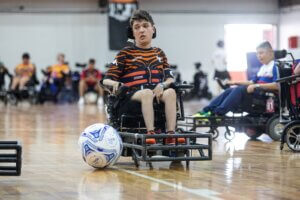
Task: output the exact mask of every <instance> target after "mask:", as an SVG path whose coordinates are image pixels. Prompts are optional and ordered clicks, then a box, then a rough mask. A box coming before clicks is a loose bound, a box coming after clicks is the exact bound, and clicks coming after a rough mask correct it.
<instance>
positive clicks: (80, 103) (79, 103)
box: [78, 97, 84, 105]
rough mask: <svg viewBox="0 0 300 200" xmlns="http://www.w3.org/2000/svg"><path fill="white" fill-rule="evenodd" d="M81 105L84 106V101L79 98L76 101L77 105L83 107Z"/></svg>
mask: <svg viewBox="0 0 300 200" xmlns="http://www.w3.org/2000/svg"><path fill="white" fill-rule="evenodd" d="M83 104H84V99H83V97H80V98H79V101H78V105H83Z"/></svg>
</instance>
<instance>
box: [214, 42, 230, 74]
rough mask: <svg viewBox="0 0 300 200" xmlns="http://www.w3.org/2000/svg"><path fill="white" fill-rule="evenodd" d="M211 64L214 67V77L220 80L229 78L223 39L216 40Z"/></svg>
mask: <svg viewBox="0 0 300 200" xmlns="http://www.w3.org/2000/svg"><path fill="white" fill-rule="evenodd" d="M211 62H212V66H213V67H214V69H215V75H214V78H219V79H221V80H230V75H229V73H228V71H227V60H226V52H225V50H224V41H223V40H219V41H218V42H217V49H216V50H215V51H214V53H213V55H212V60H211Z"/></svg>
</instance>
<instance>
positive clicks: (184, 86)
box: [170, 83, 194, 90]
mask: <svg viewBox="0 0 300 200" xmlns="http://www.w3.org/2000/svg"><path fill="white" fill-rule="evenodd" d="M170 88H173V89H175V90H188V89H193V88H194V86H193V85H190V84H177V83H171V85H170Z"/></svg>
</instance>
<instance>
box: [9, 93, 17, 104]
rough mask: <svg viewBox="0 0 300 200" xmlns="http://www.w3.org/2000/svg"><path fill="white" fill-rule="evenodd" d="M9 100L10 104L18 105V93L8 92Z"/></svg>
mask: <svg viewBox="0 0 300 200" xmlns="http://www.w3.org/2000/svg"><path fill="white" fill-rule="evenodd" d="M7 102H8V103H9V104H10V105H17V103H18V99H17V97H16V95H14V94H8V95H7Z"/></svg>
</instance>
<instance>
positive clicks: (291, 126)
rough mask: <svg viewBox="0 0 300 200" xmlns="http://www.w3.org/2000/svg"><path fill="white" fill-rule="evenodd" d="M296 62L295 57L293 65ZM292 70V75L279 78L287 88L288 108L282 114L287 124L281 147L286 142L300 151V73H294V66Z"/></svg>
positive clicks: (279, 81) (286, 101) (286, 104)
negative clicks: (286, 111)
mask: <svg viewBox="0 0 300 200" xmlns="http://www.w3.org/2000/svg"><path fill="white" fill-rule="evenodd" d="M294 63H295V62H294V59H293V61H292V64H291V65H293V64H294ZM294 66H295V65H294ZM290 71H291V73H290V75H291V76H288V77H284V78H282V79H279V80H277V82H278V83H280V85H282V86H283V87H284V89H285V94H286V95H285V96H284V98H283V102H284V105H285V106H286V108H287V110H288V113H287V114H286V115H282V116H283V117H284V121H285V124H286V125H285V126H284V129H283V133H282V136H281V145H280V149H281V150H282V149H283V147H284V144H285V143H286V144H287V146H288V147H289V148H290V149H291V150H292V151H294V152H300V83H299V82H300V75H292V66H291V68H290Z"/></svg>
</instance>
